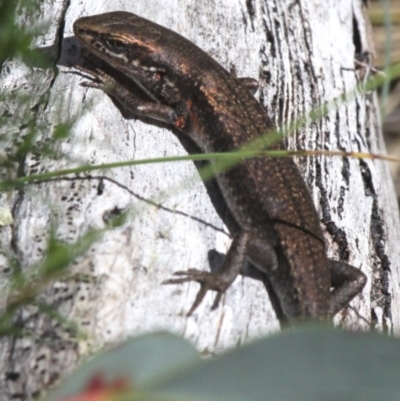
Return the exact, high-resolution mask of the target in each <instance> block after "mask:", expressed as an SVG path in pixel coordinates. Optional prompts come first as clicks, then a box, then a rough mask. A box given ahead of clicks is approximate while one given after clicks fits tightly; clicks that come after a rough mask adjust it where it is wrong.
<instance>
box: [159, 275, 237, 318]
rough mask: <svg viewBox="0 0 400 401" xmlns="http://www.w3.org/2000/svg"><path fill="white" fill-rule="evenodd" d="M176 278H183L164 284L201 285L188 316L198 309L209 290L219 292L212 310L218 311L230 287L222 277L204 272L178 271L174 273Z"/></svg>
mask: <svg viewBox="0 0 400 401" xmlns="http://www.w3.org/2000/svg"><path fill="white" fill-rule="evenodd" d="M174 276H181V277H180V278H173V279H170V280H166V281H163V282H162V284H182V283H186V282H190V281H197V282H198V283H199V284H200V290H199V292H198V293H197V295H196V299H195V300H194V302H193V305H192V307H191V308H190V310H189V312H188V314H187V316H190V315H192V313H193V312H194V311H195V310H196V309H197V307H198V306H199V305H200V303H201V302H202V300H203V298H204V296H205V295H206V293H207V291H208V290H212V291H216V292H217V296H216V297H215V300H214V303H213V305H212V307H211V310H214V309H216V308H217V307H218V305H219V302H220V300H221V297H222V295H223V294H224V292H225V291H226V289H227V288H228V287H229V284H228V285H227V283H226V282H225V281H224V280H223V279H222V278H221V276H220V275H218V274H215V273H210V272H205V271H202V270H197V269H189V270H187V271H177V272H175V273H174Z"/></svg>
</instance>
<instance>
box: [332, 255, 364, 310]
mask: <svg viewBox="0 0 400 401" xmlns="http://www.w3.org/2000/svg"><path fill="white" fill-rule="evenodd" d="M329 268H330V271H331V285H332V287H333V290H332V291H331V302H330V314H331V316H332V317H333V316H334V315H335V314H336V313H338V312H339V311H340V310H341V309H343V308H346V307H347V306H348V304H349V302H350V301H351V300H352V299H353V298H354V297H355V296H356V295H358V294H359V293H360V292H361V291H362V289H363V288H364V286H365V283H366V281H367V277H366V276H365V274H364V273H363V272H361V271H360V270H359V269H357V268H356V267H354V266H351V265H349V264H347V263H344V262H338V261H334V260H329Z"/></svg>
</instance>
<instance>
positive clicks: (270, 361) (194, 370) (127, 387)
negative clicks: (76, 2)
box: [46, 326, 400, 401]
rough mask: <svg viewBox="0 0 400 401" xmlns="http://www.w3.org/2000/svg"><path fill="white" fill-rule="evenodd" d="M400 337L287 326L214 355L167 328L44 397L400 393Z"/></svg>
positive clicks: (294, 397)
mask: <svg viewBox="0 0 400 401" xmlns="http://www.w3.org/2000/svg"><path fill="white" fill-rule="evenodd" d="M399 376H400V342H399V341H398V340H394V339H392V338H389V337H386V336H384V335H377V334H373V333H349V332H344V331H340V330H334V329H332V328H323V327H318V326H314V327H312V326H308V327H303V328H300V329H299V328H297V329H287V330H285V331H283V332H281V333H279V334H278V335H275V336H271V337H269V338H265V339H262V340H258V341H255V342H254V343H252V344H249V345H245V346H243V347H240V348H238V349H235V350H233V351H231V352H227V353H225V354H224V355H221V356H219V357H216V358H213V359H212V360H208V361H204V360H200V359H199V358H198V357H197V355H196V352H195V350H194V349H193V347H191V346H190V344H188V343H187V342H186V341H184V340H181V339H180V338H178V337H175V336H172V335H170V334H166V333H154V334H150V335H146V336H140V337H137V338H134V339H131V340H129V341H127V342H125V343H124V344H121V345H119V346H118V347H117V348H114V349H112V350H109V351H106V352H103V353H100V354H99V355H97V356H96V357H94V358H92V359H91V360H90V362H88V363H86V364H84V365H83V366H81V367H79V368H78V369H77V370H76V371H75V372H74V373H72V374H71V376H70V377H69V378H67V380H65V381H64V382H63V383H62V384H61V385H60V386H59V388H58V389H56V390H55V391H54V392H53V393H51V394H50V395H49V396H48V397H47V398H46V401H72V400H74V401H100V400H101V401H122V400H126V401H128V400H137V401H139V400H140V401H156V400H160V401H162V400H163V401H167V400H171V401H172V400H179V401H186V400H187V401H195V400H203V401H206V400H208V401H224V400H231V401H264V400H268V401H321V400H335V401H340V400H343V401H344V400H346V401H353V400H354V401H355V400H363V401H376V400H384V401H397V400H398V399H399V394H400V381H399V379H398V378H399Z"/></svg>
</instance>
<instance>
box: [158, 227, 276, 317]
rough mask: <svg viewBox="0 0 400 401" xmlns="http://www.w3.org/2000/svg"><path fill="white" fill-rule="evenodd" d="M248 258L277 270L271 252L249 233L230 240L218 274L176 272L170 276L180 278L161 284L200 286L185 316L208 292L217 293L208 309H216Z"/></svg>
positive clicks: (273, 255) (273, 254) (192, 270)
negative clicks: (193, 282) (260, 261)
mask: <svg viewBox="0 0 400 401" xmlns="http://www.w3.org/2000/svg"><path fill="white" fill-rule="evenodd" d="M249 255H252V257H253V258H254V259H256V260H262V263H263V266H264V267H265V268H266V269H267V270H269V271H271V272H273V271H276V270H277V268H278V258H277V256H276V253H275V250H274V249H273V248H272V247H271V246H270V245H269V244H268V243H267V242H266V241H265V240H264V239H261V238H259V237H258V236H257V235H255V234H253V233H251V232H248V231H240V232H239V233H238V234H237V235H236V236H235V238H234V239H233V241H232V244H231V246H230V248H229V250H228V253H227V255H226V257H225V259H224V262H223V264H222V266H221V268H220V269H219V271H218V272H215V273H213V272H205V271H201V270H197V269H189V270H187V271H178V272H175V273H174V275H176V276H181V277H180V278H174V279H170V280H167V281H164V282H163V284H181V283H185V282H188V281H197V282H198V283H199V284H200V290H199V292H198V293H197V296H196V299H195V301H194V303H193V305H192V307H191V308H190V310H189V312H188V316H190V315H191V314H192V313H193V312H194V311H195V310H196V308H197V307H198V306H199V305H200V303H201V301H202V300H203V298H204V296H205V295H206V293H207V291H209V290H212V291H216V292H217V296H216V297H215V300H214V303H213V306H212V308H211V309H216V308H217V307H218V304H219V302H220V300H221V297H222V295H223V294H224V293H225V291H226V290H227V289H228V288H229V287H230V285H231V284H232V283H233V281H234V280H235V278H236V277H237V276H238V275H239V274H240V273H241V271H242V269H243V267H244V266H245V263H246V261H247V259H248V257H249Z"/></svg>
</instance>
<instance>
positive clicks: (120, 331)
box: [0, 0, 400, 401]
mask: <svg viewBox="0 0 400 401" xmlns="http://www.w3.org/2000/svg"><path fill="white" fill-rule="evenodd" d="M41 3H42V5H41V15H35V16H30V17H29V18H28V17H27V18H26V19H25V21H24V22H23V23H25V24H26V23H28V24H36V23H37V22H38V21H49V23H50V27H49V28H47V29H46V30H45V32H44V33H43V35H42V36H40V37H38V40H37V42H36V44H35V45H36V46H38V47H50V50H51V51H50V54H51V55H52V56H53V59H54V65H55V66H57V68H56V69H54V70H43V69H41V68H35V67H32V66H27V65H24V63H23V62H21V61H18V60H15V61H10V62H8V63H7V64H6V65H5V66H4V67H3V70H2V72H1V81H0V85H1V86H0V87H1V90H2V93H5V94H8V95H9V96H8V98H9V99H10V101H9V103H4V104H3V105H1V106H0V107H1V108H2V109H5V110H7V111H8V112H9V113H10V115H14V118H16V117H15V116H18V118H20V121H21V122H23V121H26V119H27V118H30V119H32V120H33V121H35V124H36V126H37V127H38V128H39V130H40V136H39V137H38V138H37V140H38V141H39V140H40V141H42V142H45V141H48V140H49V138H51V137H52V132H53V130H54V128H55V127H56V126H58V125H59V124H60V123H66V124H67V123H71V122H73V125H72V130H71V132H70V135H69V137H68V138H67V139H64V140H62V141H58V142H56V144H55V145H54V146H55V149H56V151H57V152H58V157H57V158H54V157H53V158H49V157H46V156H45V155H43V154H39V153H35V154H29V155H28V157H26V159H25V160H24V161H23V162H22V163H23V164H22V165H20V166H18V167H19V169H20V170H19V171H20V172H21V171H23V173H24V174H26V175H29V174H34V173H39V172H46V171H53V170H57V169H64V168H70V167H73V166H78V165H83V164H88V163H89V164H101V163H109V162H114V161H123V160H132V159H142V158H150V157H156V156H163V155H169V156H173V155H184V154H185V153H186V152H185V150H184V148H183V146H182V145H181V143H180V141H179V140H178V139H177V137H176V136H174V134H173V133H172V132H170V131H169V130H165V129H161V128H159V127H156V126H154V125H148V124H144V123H142V122H140V121H134V120H126V119H124V118H123V117H122V115H121V113H120V112H119V110H118V109H117V108H116V107H115V105H114V104H113V102H112V101H111V100H110V98H108V97H107V96H106V95H104V94H103V93H101V92H100V91H97V90H94V89H87V88H83V87H81V86H80V85H79V83H80V82H81V81H82V78H81V77H80V76H79V75H77V74H72V73H71V69H70V67H69V65H70V64H71V62H72V60H73V59H74V57H78V56H79V54H77V48H76V46H75V45H74V42H73V41H72V40H71V39H68V38H70V37H71V36H72V23H73V21H74V20H75V19H77V18H79V17H81V16H84V15H90V14H97V13H102V12H106V11H112V10H127V11H131V12H134V13H136V14H139V15H141V16H143V17H145V18H148V19H151V20H153V21H155V22H157V23H160V24H162V25H164V26H166V27H168V28H171V29H173V30H175V31H177V32H179V33H181V34H182V35H184V36H186V37H187V38H188V39H190V40H191V41H193V42H194V43H196V44H197V45H198V46H200V47H201V48H203V49H204V50H205V51H207V52H208V53H209V54H210V55H212V56H213V57H214V58H215V59H216V60H218V61H219V62H220V63H221V64H222V65H224V66H225V67H226V68H228V69H229V68H230V67H231V66H232V65H235V66H236V69H237V72H238V75H239V76H250V77H253V78H256V79H258V80H259V81H260V84H261V88H260V91H259V92H258V93H257V95H256V96H257V97H258V98H260V100H261V102H262V103H263V104H264V105H265V107H266V109H267V110H268V113H269V114H270V116H271V117H272V118H273V119H274V120H275V121H276V123H277V124H282V123H287V122H290V121H294V120H295V119H297V118H299V117H300V116H303V115H304V114H306V113H307V112H309V111H310V110H311V109H312V108H313V107H316V106H319V105H321V104H323V103H324V102H326V101H329V100H331V99H333V98H335V97H337V96H339V95H341V94H342V93H344V92H351V91H353V89H354V88H355V86H356V84H357V83H359V82H360V81H361V80H363V79H364V74H365V71H366V70H365V69H358V70H357V71H356V70H355V58H356V56H357V54H358V53H363V52H368V53H369V52H371V43H370V38H369V36H368V34H367V32H368V29H367V25H368V22H367V21H366V20H365V16H364V12H363V10H362V7H363V2H362V1H361V0H339V1H338V0H328V1H327V0H298V1H292V0H290V1H289V0H202V1H199V0H189V1H188V0H175V1H172V0H171V1H166V0H146V1H135V2H130V1H123V0H115V1H112V2H98V1H92V2H89V1H85V2H82V1H77V0H63V1H61V0H60V1H58V2H54V1H50V0H49V1H42V2H41ZM14 85H15V87H14ZM13 91H14V92H15V91H20V92H24V93H27V94H29V96H30V102H29V104H18V103H17V102H15V101H12V100H11V96H10V94H11V93H12V92H13ZM2 114H3V113H2ZM12 121H13V125H12V126H11V125H10V126H6V127H3V128H2V131H4V132H6V133H7V135H8V137H7V138H9V140H10V142H9V144H8V145H9V146H15V145H14V142H13V139H15V138H16V137H18V136H19V135H24V133H26V129H27V128H26V127H25V128H24V126H22V123H21V124H16V123H15V121H16V120H12ZM288 144H289V147H290V148H291V149H295V148H302V149H304V148H306V149H324V150H348V151H356V152H374V153H384V152H385V148H384V145H383V143H382V139H381V128H380V121H379V108H378V105H377V99H376V96H375V94H374V93H369V94H368V95H367V96H358V97H356V98H355V99H354V100H351V101H349V103H347V104H345V105H340V106H338V107H337V108H335V109H333V110H332V111H331V112H330V114H329V115H328V116H327V117H325V118H323V119H321V120H319V121H316V122H313V123H311V124H310V125H309V126H307V127H306V128H304V129H301V130H299V132H297V133H296V134H295V135H293V136H291V137H290V138H289V139H288ZM298 162H299V167H300V169H301V171H302V173H303V174H304V177H305V179H306V182H307V183H308V185H309V188H310V190H311V191H312V194H313V199H314V202H315V205H316V207H317V209H318V211H319V213H320V216H321V224H322V226H323V229H324V232H325V237H326V242H327V243H328V245H329V256H330V257H331V258H335V259H344V260H348V262H349V263H351V264H353V265H355V266H357V267H360V268H361V269H362V271H363V272H365V273H366V274H367V276H368V283H367V285H366V287H365V289H364V291H363V293H362V295H360V296H359V297H357V298H356V299H355V300H354V302H352V304H351V307H349V308H348V310H345V311H343V312H342V313H340V314H339V315H338V316H337V318H336V321H337V323H340V324H341V325H343V326H344V327H351V328H354V329H357V328H359V329H368V328H378V329H380V330H386V331H388V332H390V333H395V334H398V333H399V329H400V320H399V317H400V314H399V305H400V304H399V299H398V297H399V288H398V285H399V279H398V266H399V256H400V254H399V252H400V250H399V247H398V244H399V243H400V241H399V234H398V233H399V216H398V209H397V203H396V199H395V196H394V192H393V187H392V182H391V178H390V175H389V169H388V166H387V165H386V164H385V163H383V162H379V161H369V160H365V161H364V160H355V159H351V158H337V157H325V156H320V157H313V158H304V159H301V160H298ZM196 174H197V171H196V168H195V166H194V164H193V163H191V162H187V163H168V164H157V165H143V166H140V167H126V168H119V169H113V170H107V171H97V172H92V173H91V174H90V176H89V174H81V175H80V178H79V179H77V178H76V177H75V176H70V177H69V180H65V179H64V180H62V179H61V180H56V181H53V182H47V183H42V184H40V185H29V186H26V187H24V188H23V189H22V190H20V191H14V192H12V193H10V194H2V198H1V199H2V202H3V208H4V207H6V208H9V210H10V211H12V213H13V219H14V220H13V223H12V224H10V225H5V226H3V227H1V229H0V238H1V244H2V245H1V246H2V249H1V252H2V255H1V260H0V261H1V264H2V267H1V272H2V273H1V274H2V276H1V277H2V280H1V288H7V277H8V275H9V271H10V269H9V267H10V260H11V259H12V258H15V259H16V260H18V261H19V263H20V265H21V266H22V267H23V269H25V271H29V269H30V268H32V266H34V265H35V263H38V262H40V260H41V259H42V258H43V255H44V254H45V252H46V241H47V239H48V238H49V235H50V232H51V231H52V232H53V233H54V234H55V235H56V236H57V238H59V239H60V240H62V241H65V242H67V243H74V242H76V241H78V242H79V239H80V238H81V237H82V236H83V235H84V234H85V233H86V232H87V231H88V230H89V229H102V228H104V227H105V224H106V221H107V219H108V218H109V216H110V215H113V214H117V213H118V212H120V211H127V210H128V211H129V215H128V216H129V217H128V221H127V222H126V223H125V224H124V225H123V226H120V227H118V228H114V229H110V230H108V231H107V232H106V233H105V234H104V236H103V237H102V239H101V240H99V241H98V242H97V243H96V244H95V245H94V246H92V247H91V249H90V251H89V252H87V253H86V254H85V256H83V257H80V258H79V259H78V260H77V261H76V262H75V263H74V264H73V266H71V268H70V269H71V274H74V273H80V275H81V276H78V277H76V276H75V278H74V280H72V279H71V280H60V281H58V282H55V283H53V284H51V285H49V286H48V287H47V288H46V290H45V291H44V292H43V295H42V296H40V300H41V301H42V302H46V304H48V305H52V306H53V307H54V308H55V309H56V310H57V311H58V312H59V313H61V314H62V315H63V316H64V317H65V318H66V319H67V321H69V322H75V323H77V324H78V325H79V328H80V330H81V332H83V333H84V334H85V336H78V335H77V334H76V331H74V330H71V328H70V327H69V326H67V325H64V324H62V323H61V322H60V320H58V319H52V318H51V317H49V316H48V315H46V314H45V313H43V312H41V310H40V309H39V308H38V306H37V305H32V306H29V307H24V308H21V309H19V310H18V311H17V313H16V317H15V321H16V323H17V324H18V326H19V327H23V329H24V336H23V337H22V338H16V337H11V336H10V337H4V338H2V339H1V342H0V360H1V363H0V400H1V401H3V400H4V401H5V400H10V399H24V400H28V399H31V398H32V396H33V395H34V394H36V393H37V392H38V391H40V390H41V389H43V388H44V387H46V386H49V385H50V384H51V383H53V382H54V381H55V380H57V379H58V377H59V376H61V377H62V376H64V375H65V373H66V372H68V371H69V370H70V369H71V368H72V367H73V366H74V364H75V363H76V362H77V361H78V360H79V358H80V357H82V356H83V355H86V354H87V352H88V351H92V350H93V349H98V348H101V347H103V346H105V345H108V344H110V343H113V342H117V341H121V340H122V339H124V338H126V337H127V336H129V335H132V334H138V333H143V332H148V331H154V330H159V329H166V330H169V331H172V332H175V333H178V334H180V335H182V336H183V337H185V338H187V339H189V340H190V341H192V342H193V343H194V344H196V346H197V347H198V349H199V350H200V351H202V352H215V351H217V352H220V351H222V350H224V349H226V348H228V347H232V346H235V345H238V344H241V343H243V342H246V341H248V340H250V339H254V338H256V337H259V336H262V335H265V334H267V333H270V332H272V331H276V330H278V328H279V324H278V322H277V320H276V318H275V315H274V312H273V310H272V308H271V305H270V302H269V299H268V297H267V294H266V292H265V289H264V287H263V285H262V284H261V283H260V282H258V281H255V280H252V279H250V278H243V277H240V278H238V279H237V280H236V281H235V283H234V284H233V285H232V287H231V288H229V290H228V291H227V293H226V295H225V296H224V297H223V302H222V304H221V305H220V307H219V309H218V310H216V311H213V312H211V311H210V306H211V304H212V301H213V296H211V295H207V297H206V300H205V302H203V304H202V305H201V306H200V307H199V309H198V310H197V311H196V313H195V314H194V316H193V317H190V318H187V317H186V316H185V314H186V312H187V311H188V309H189V307H190V305H191V302H192V301H193V299H194V297H195V295H196V292H197V289H198V285H197V284H195V283H194V284H187V285H181V286H176V287H173V286H161V285H160V283H161V282H162V281H163V280H165V279H167V278H170V277H171V274H172V273H173V272H174V271H176V270H185V269H186V268H189V267H196V268H199V269H207V270H208V269H210V263H211V264H218V263H219V259H220V258H218V257H215V255H218V254H217V253H216V252H215V251H217V252H218V253H222V254H224V253H225V252H226V250H227V249H228V245H229V243H230V238H229V235H228V234H227V230H226V229H225V228H224V227H223V223H222V221H221V219H220V217H219V216H218V214H217V212H216V209H215V207H214V206H213V204H212V202H211V201H210V197H209V195H208V193H207V190H206V187H205V186H204V184H203V183H202V182H201V181H200V180H197V181H196V183H195V184H194V185H192V186H190V187H185V188H182V184H181V183H182V182H183V181H184V180H185V179H186V178H187V177H190V176H192V175H196ZM90 177H91V178H90ZM165 193H166V194H167V195H168V196H164V195H162V194H165ZM152 202H155V203H152ZM82 276H84V279H83V278H82ZM2 293H3V294H4V296H5V298H4V299H3V300H2V302H3V304H4V302H5V299H6V296H7V293H8V292H7V291H2Z"/></svg>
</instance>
